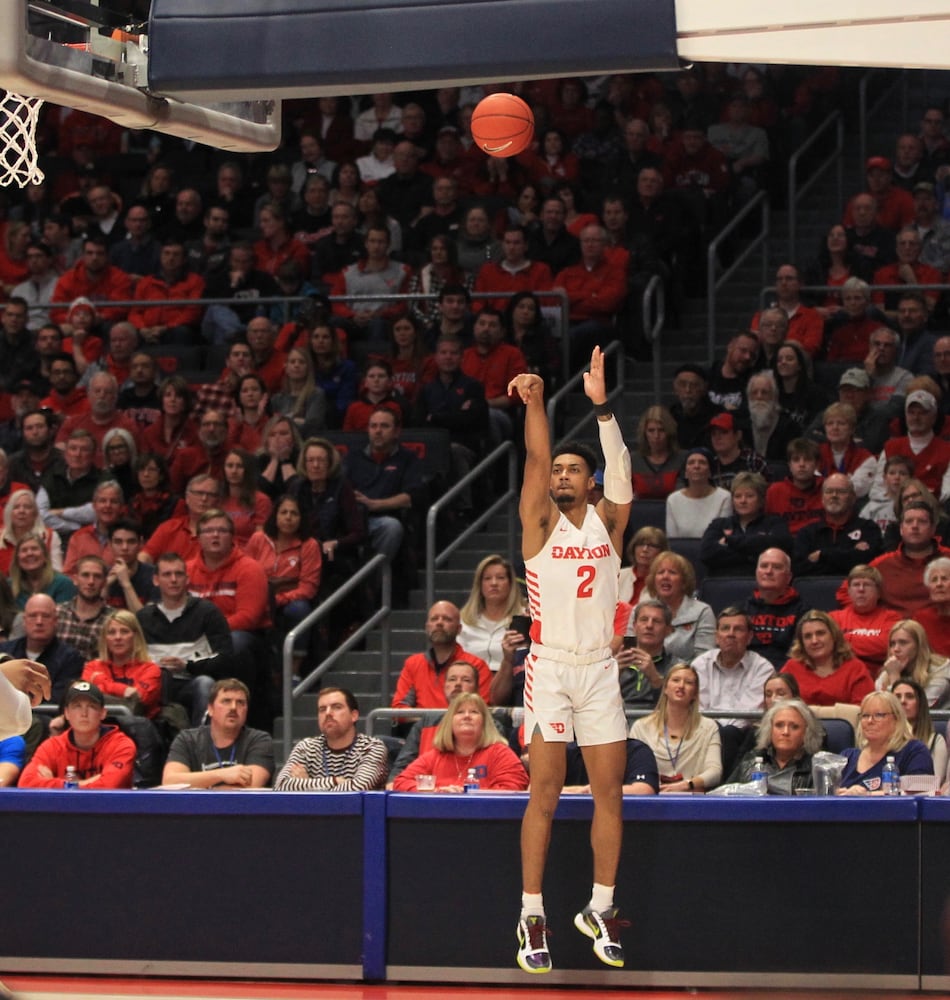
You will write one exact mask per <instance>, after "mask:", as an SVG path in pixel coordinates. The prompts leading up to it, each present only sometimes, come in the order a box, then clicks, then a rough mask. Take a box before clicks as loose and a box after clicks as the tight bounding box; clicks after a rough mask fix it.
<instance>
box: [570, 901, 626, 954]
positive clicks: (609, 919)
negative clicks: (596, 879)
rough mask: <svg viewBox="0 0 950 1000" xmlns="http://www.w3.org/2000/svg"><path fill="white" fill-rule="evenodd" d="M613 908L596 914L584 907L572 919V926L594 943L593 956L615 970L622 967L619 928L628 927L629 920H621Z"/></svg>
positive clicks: (621, 946) (594, 911)
mask: <svg viewBox="0 0 950 1000" xmlns="http://www.w3.org/2000/svg"><path fill="white" fill-rule="evenodd" d="M617 914H618V911H617V908H616V907H615V906H613V907H611V908H610V909H609V910H602V911H601V912H600V913H598V912H597V911H596V910H592V909H591V908H590V907H589V906H585V907H584V909H583V910H581V912H580V913H578V914H577V916H576V917H575V918H574V926H575V927H576V928H577V929H578V930H579V931H580V932H581V934H584V935H586V936H587V937H589V938H591V939H592V940H593V942H594V954H595V955H596V956H597V957H598V958H599V959H600V960H601V961H602V962H603V963H604V965H612V966H613V967H614V968H615V969H620V968H622V967H623V945H622V944H621V943H620V928H621V927H629V926H630V921H629V920H621V919H620V918H619V916H618V915H617Z"/></svg>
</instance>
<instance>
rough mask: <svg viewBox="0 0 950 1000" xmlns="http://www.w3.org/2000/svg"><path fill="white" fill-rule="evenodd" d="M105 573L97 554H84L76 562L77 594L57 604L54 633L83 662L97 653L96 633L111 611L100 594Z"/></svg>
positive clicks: (91, 658)
mask: <svg viewBox="0 0 950 1000" xmlns="http://www.w3.org/2000/svg"><path fill="white" fill-rule="evenodd" d="M107 573H108V569H107V567H106V564H105V563H104V562H103V561H102V560H101V559H100V558H99V557H98V556H83V557H82V559H80V560H79V562H78V563H77V564H76V577H75V579H76V591H77V593H76V596H75V597H74V598H73V599H72V600H71V601H66V603H65V604H60V605H59V620H58V621H57V623H56V636H57V638H59V639H60V640H61V641H62V642H65V643H68V644H69V645H70V646H72V647H73V648H74V649H77V650H79V653H80V654H81V655H82V658H83V660H86V661H88V660H94V659H95V658H96V657H97V656H98V655H99V635H100V633H101V632H102V627H103V625H104V624H105V621H106V618H108V617H109V614H110V612H111V610H112V609H111V608H110V607H109V605H108V604H106V602H105V601H104V600H103V597H102V591H103V588H104V586H105V582H106V575H107Z"/></svg>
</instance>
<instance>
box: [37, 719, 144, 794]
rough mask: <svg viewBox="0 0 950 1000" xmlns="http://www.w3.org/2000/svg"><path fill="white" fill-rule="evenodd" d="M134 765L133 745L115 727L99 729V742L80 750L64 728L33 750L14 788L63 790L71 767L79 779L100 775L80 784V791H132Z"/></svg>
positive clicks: (108, 726)
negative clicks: (44, 770) (43, 769)
mask: <svg viewBox="0 0 950 1000" xmlns="http://www.w3.org/2000/svg"><path fill="white" fill-rule="evenodd" d="M134 764H135V744H134V743H133V742H132V740H131V739H130V738H129V737H128V736H126V735H125V733H123V732H122V730H121V729H119V727H118V726H111V725H107V726H102V727H101V728H100V730H99V739H98V740H96V744H95V746H94V747H92V748H91V749H89V750H80V749H79V747H77V746H76V744H75V743H73V732H72V730H71V729H67V730H66V732H65V733H63V734H62V735H60V736H51V737H50V738H49V739H48V740H44V741H43V742H42V743H41V744H40V745H39V746H38V747H37V748H36V753H35V754H33V758H32V759H31V760H30V762H29V764H27V765H26V767H25V768H24V769H23V773H22V774H21V775H20V780H19V782H17V785H18V787H19V788H62V787H63V783H64V782H65V779H66V768H67V767H69V766H70V765H72V766H73V767H74V768H76V775H77V777H78V778H79V779H80V780H82V779H83V778H91V777H92V776H93V775H96V774H98V775H99V780H98V781H94V782H92V783H91V784H89V785H80V786H79V787H80V789H89V790H91V791H96V790H98V789H100V788H131V787H132V768H133V765H134ZM42 766H46V767H48V768H49V769H50V770H51V771H52V772H53V777H52V778H44V777H42V776H41V775H40V773H39V772H40V767H42Z"/></svg>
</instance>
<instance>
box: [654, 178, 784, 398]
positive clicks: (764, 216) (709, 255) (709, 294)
mask: <svg viewBox="0 0 950 1000" xmlns="http://www.w3.org/2000/svg"><path fill="white" fill-rule="evenodd" d="M756 209H758V210H759V213H760V216H761V224H760V228H759V231H758V233H756V235H755V236H754V237H753V238H752V239H751V240H750V241H749V243H748V244H747V245H746V246H745V247H744V248H743V249H742V251H741V252H740V253H739V254H738V255H737V256H736V259H735V260H734V261H733V262H732V264H731V265H730V266H729V267H728V268H726V270H724V271H723V272H722V273H721V274H720V275H719V277H718V278H717V277H716V269H717V267H718V266H719V263H718V260H719V259H718V256H717V251H718V250H719V246H720V244H721V243H722V242H723V241H724V240H725V239H726V237H727V236H729V235H730V234H731V233H732V231H733V230H734V229H736V228H737V227H738V226H739V225H740V224H741V223H742V220H743V219H745V218H746V216H748V215H751V214H752V213H753V212H754V211H755V210H756ZM770 233H771V220H770V217H769V199H768V196H767V195H766V193H765V192H764V191H760V192H759V193H758V194H757V195H756V196H755V197H754V198H752V199H751V200H750V201H748V202H746V204H745V205H743V206H742V208H741V210H740V211H739V212H738V213H737V214H736V215H735V216H733V218H732V219H731V220H730V222H729V224H728V225H727V226H726V227H725V228H724V229H722V230H720V231H719V232H718V233H716V235H715V236H714V237H713V239H712V240H711V241H710V244H709V247H708V248H707V250H706V364H707V365H712V363H713V359H714V358H715V355H716V292H717V291H719V289H720V288H721V287H722V286H723V285H724V284H725V283H726V282H727V281H728V280H729V279H730V278H731V277H732V276H733V275H734V274H735V273H736V271H737V270H738V269H739V268H740V267H741V266H742V265H743V264H744V263H745V262H746V260H748V258H749V257H750V256H751V255H752V254H753V253H755V252H756V251H757V250H759V251H761V254H760V255H761V264H762V281H763V283H764V282H765V280H766V276H767V274H768V263H769V262H768V251H769V235H770ZM657 398H659V393H658V394H657Z"/></svg>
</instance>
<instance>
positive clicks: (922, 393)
mask: <svg viewBox="0 0 950 1000" xmlns="http://www.w3.org/2000/svg"><path fill="white" fill-rule="evenodd" d="M904 416H905V418H906V421H907V434H905V435H904V436H903V437H892V438H891V439H890V440H888V441H887V442H886V443H885V445H884V449H883V451H882V452H881V454H880V456H879V458H878V461H877V471H876V472H875V474H874V481H873V483H872V484H871V499H872V500H882V499H884V497H885V495H886V491H885V489H884V463H885V462H886V461H887V459H889V458H890V457H891V455H906V456H907V457H908V458H909V459H910V460H911V461H912V462H913V463H914V476H915V477H916V478H917V479H919V480H920V481H921V482H922V483H923V484H924V485H925V486H926V487H927V489H928V490H930V492H931V493H933V495H934V496H935V497H937V498H938V499H939V500H940V501H941V503H942V502H943V501H944V500H946V499H947V498H948V497H950V472H948V466H950V441H944V440H943V438H939V437H937V436H936V435H935V434H934V425H935V424H936V422H937V400H936V397H935V396H934V395H933V394H932V393H929V392H927V390H926V389H915V390H914V391H913V392H912V393H910V395H909V396H908V397H907V399H906V400H905V402H904Z"/></svg>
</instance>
